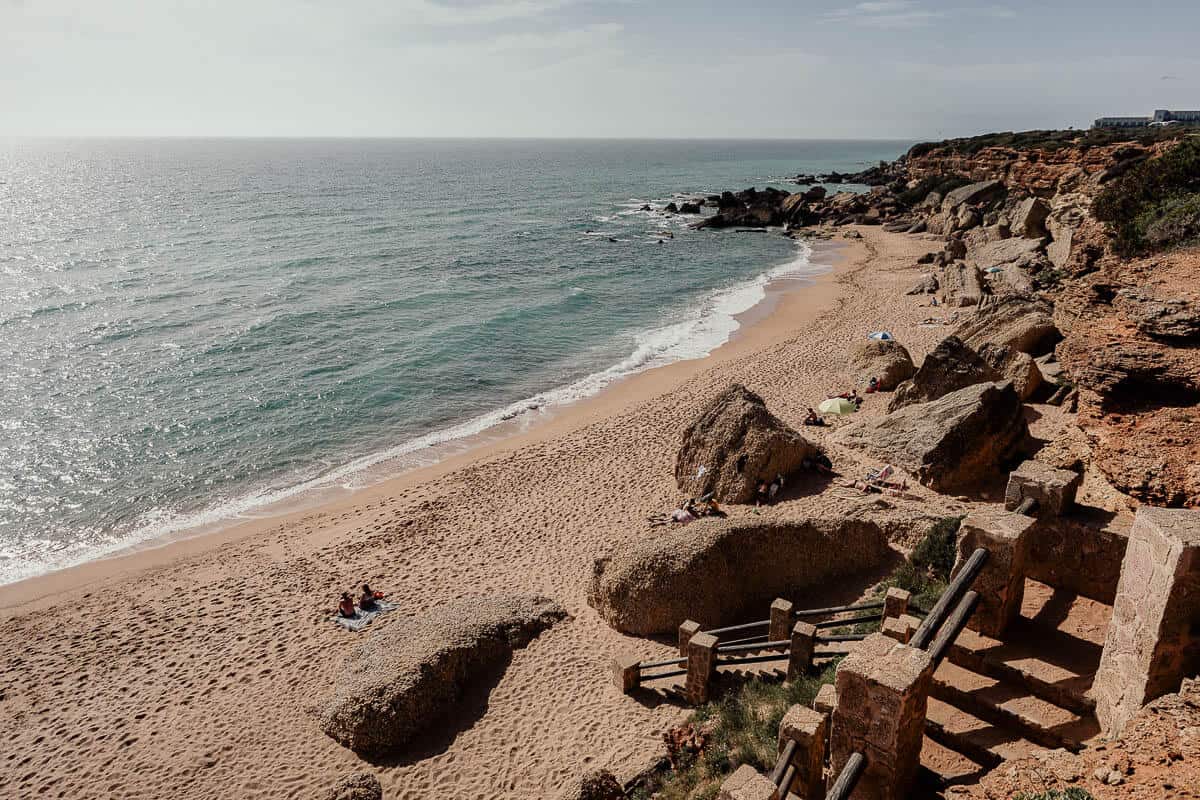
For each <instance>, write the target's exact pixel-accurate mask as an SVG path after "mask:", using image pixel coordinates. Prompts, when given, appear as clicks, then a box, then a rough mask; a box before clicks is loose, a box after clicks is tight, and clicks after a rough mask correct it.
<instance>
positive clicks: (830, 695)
mask: <svg viewBox="0 0 1200 800" xmlns="http://www.w3.org/2000/svg"><path fill="white" fill-rule="evenodd" d="M836 706H837V687H835V686H834V685H833V684H832V683H823V684H821V688H820V689H818V690H817V696H816V697H814V698H813V711H817V712H819V713H821V714H832V713H833V709H834V708H835V707H836Z"/></svg>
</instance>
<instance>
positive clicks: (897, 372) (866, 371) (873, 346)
mask: <svg viewBox="0 0 1200 800" xmlns="http://www.w3.org/2000/svg"><path fill="white" fill-rule="evenodd" d="M847 363H848V364H849V366H850V370H851V371H852V372H853V373H854V375H855V380H856V381H857V382H858V383H868V382H869V381H870V380H871V378H876V379H878V381H879V388H880V389H881V390H882V391H885V392H890V391H891V390H892V389H895V388H896V387H897V386H899V385H900V383H901V381H906V380H908V379H909V378H911V377H912V375H913V373H914V372H915V371H916V367H914V366H913V360H912V356H910V355H909V354H908V350H906V349H905V348H904V345H902V344H900V343H899V342H897V341H894V340H891V339H888V340H886V341H879V340H878V339H864V340H862V341H859V342H858V343H857V344H855V345H854V348H853V349H852V350H851V351H850V356H849V358H848V359H847Z"/></svg>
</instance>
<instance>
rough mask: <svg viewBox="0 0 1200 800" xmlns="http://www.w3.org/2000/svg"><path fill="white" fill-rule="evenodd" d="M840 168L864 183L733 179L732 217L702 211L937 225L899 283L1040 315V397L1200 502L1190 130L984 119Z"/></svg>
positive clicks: (1198, 192)
mask: <svg viewBox="0 0 1200 800" xmlns="http://www.w3.org/2000/svg"><path fill="white" fill-rule="evenodd" d="M1180 154H1183V155H1180ZM837 177H838V179H839V180H856V181H860V182H863V183H869V184H874V185H873V186H871V188H870V189H869V190H868V191H865V192H861V191H860V192H852V191H838V192H836V193H833V194H829V193H828V192H826V191H825V190H824V188H823V187H820V186H817V187H814V188H812V189H808V190H807V191H804V192H799V193H796V194H787V193H783V192H773V193H770V194H765V193H762V192H758V193H754V192H753V191H751V192H749V193H748V194H747V193H739V194H737V195H729V197H730V198H731V199H730V201H728V202H727V203H726V204H725V205H724V206H723V207H722V209H721V214H720V215H718V217H721V215H724V217H723V218H722V219H718V220H717V221H716V223H715V225H714V224H713V223H705V224H707V225H712V226H714V227H721V226H723V225H730V224H742V223H743V222H746V221H751V220H770V224H777V225H783V226H785V228H786V229H787V230H789V233H790V235H797V236H798V235H810V234H815V235H829V228H831V227H838V226H842V225H847V224H860V225H882V226H884V227H885V228H886V229H888V230H891V231H897V232H905V233H910V234H922V233H923V234H926V235H928V234H932V235H933V237H937V238H936V239H935V241H940V242H941V245H940V249H934V250H932V251H931V252H930V253H929V254H928V255H927V256H925V257H924V258H922V259H921V262H920V263H922V264H925V265H927V270H928V272H927V274H926V275H925V276H924V277H923V278H922V279H921V280H920V281H919V282H918V283H917V284H915V285H914V286H913V288H912V290H910V292H909V293H910V294H935V295H936V296H937V297H938V298H939V300H940V301H941V302H942V303H944V304H946V305H948V306H951V307H953V308H955V309H961V311H960V313H963V314H968V315H970V316H969V317H968V321H967V323H966V325H967V328H966V329H964V335H965V336H970V335H971V334H970V330H971V326H970V320H971V319H974V318H976V317H979V318H982V317H983V316H986V315H987V314H988V313H989V312H988V309H989V308H992V307H993V306H995V305H996V304H997V303H1000V304H1001V305H1002V306H1003V308H1004V313H1005V314H1015V315H1016V317H1017V318H1018V319H1020V318H1024V317H1029V318H1033V317H1035V316H1036V318H1037V319H1038V320H1039V324H1040V325H1042V327H1043V328H1044V327H1046V326H1050V331H1049V332H1048V333H1047V332H1046V331H1043V332H1044V333H1047V337H1046V341H1048V343H1049V344H1048V347H1053V352H1052V353H1047V352H1045V349H1039V350H1037V351H1036V352H1028V353H1026V354H1025V355H1026V356H1029V357H1031V358H1036V359H1037V363H1038V367H1037V368H1038V370H1039V371H1040V372H1042V373H1044V377H1046V378H1048V380H1047V381H1046V382H1045V384H1044V385H1042V386H1041V388H1039V389H1037V391H1040V392H1041V393H1042V394H1041V397H1040V399H1042V400H1049V401H1050V402H1052V403H1054V404H1062V403H1065V404H1066V405H1068V406H1069V407H1070V408H1072V409H1075V408H1077V409H1078V416H1077V423H1078V426H1079V427H1080V429H1082V431H1083V432H1084V433H1085V434H1086V436H1087V440H1088V442H1089V443H1090V445H1091V452H1090V461H1089V462H1088V463H1089V464H1090V465H1091V466H1092V467H1094V468H1095V469H1096V470H1098V471H1099V473H1100V474H1102V475H1103V476H1104V477H1105V478H1106V479H1107V480H1108V481H1109V482H1110V483H1111V484H1112V486H1113V487H1114V488H1116V489H1117V490H1119V491H1120V492H1123V493H1125V494H1126V495H1128V497H1129V498H1131V503H1133V504H1136V503H1137V502H1145V503H1153V504H1159V505H1170V506H1200V294H1198V290H1197V288H1196V287H1197V286H1200V139H1197V138H1196V137H1189V136H1188V135H1187V134H1186V133H1185V132H1182V131H1178V130H1156V131H1128V132H1125V131H1100V132H1096V131H1086V132H1084V131H1031V132H1027V133H1017V134H1013V133H1006V134H990V135H987V136H981V137H974V138H970V139H954V140H947V141H945V142H937V143H928V144H920V145H916V146H915V147H913V148H912V149H911V150H910V151H909V152H908V153H907V154H905V155H904V156H903V157H902V158H900V159H898V160H897V161H896V162H893V163H891V164H881V165H879V166H878V167H873V168H871V169H870V170H867V171H866V172H864V173H860V174H859V175H857V176H837ZM811 178H812V176H804V179H803V180H799V179H798V182H799V183H802V184H806V183H810V182H811ZM727 194H728V193H727ZM1101 220H1103V222H1102V221H1101ZM933 237H929V238H931V239H932V238H933ZM1131 251H1137V254H1136V255H1131ZM1155 251H1158V253H1157V254H1155ZM1051 319H1052V323H1051ZM976 327H979V326H976ZM983 327H985V328H989V329H990V328H991V327H992V326H991V325H987V326H983ZM1039 330H1041V329H1040V328H1039ZM983 338H984V339H986V338H987V337H986V336H984V337H983ZM1059 340H1061V341H1059ZM1055 342H1057V346H1056V347H1055V346H1054V343H1055ZM984 344H986V342H984V341H971V345H972V347H974V348H978V347H981V346H983V345H984ZM993 344H994V345H995V347H997V348H1000V347H1008V348H1009V351H1013V352H1009V351H1006V354H1007V355H1009V356H1015V355H1020V352H1021V351H1022V348H1021V347H1015V346H1012V344H1011V343H1009V342H1000V341H997V342H994V343H993ZM981 352H982V351H981ZM992 355H994V356H996V358H995V360H996V361H997V363H998V364H1000V365H1001V366H1004V367H1005V369H1008V366H1009V365H1008V362H1007V361H1006V360H1005V359H1004V358H1001V357H1000V355H999V354H992ZM1009 360H1011V358H1010V359H1009ZM1029 360H1030V359H1029V358H1025V357H1022V358H1021V364H1020V365H1018V366H1020V367H1022V370H1021V372H1022V374H1024V373H1025V372H1027V371H1029V368H1030V365H1029V364H1028V363H1026V362H1028V361H1029ZM1014 369H1015V368H1014ZM1040 384H1042V381H1041V380H1037V381H1033V382H1032V386H1033V387H1034V388H1037V387H1038V385H1040ZM1034 388H1031V389H1029V392H1030V393H1032V392H1033V391H1034ZM1023 396H1025V395H1024V394H1023Z"/></svg>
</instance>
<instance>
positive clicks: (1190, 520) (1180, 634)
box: [1092, 507, 1200, 736]
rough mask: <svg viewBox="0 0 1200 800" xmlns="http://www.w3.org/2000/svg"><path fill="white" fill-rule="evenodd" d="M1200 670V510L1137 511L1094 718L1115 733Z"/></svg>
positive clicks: (1094, 684) (1097, 685) (1095, 693)
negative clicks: (1142, 709) (1142, 708)
mask: <svg viewBox="0 0 1200 800" xmlns="http://www.w3.org/2000/svg"><path fill="white" fill-rule="evenodd" d="M1197 672H1200V511H1192V510H1187V509H1168V508H1148V507H1142V508H1140V509H1139V510H1138V512H1137V516H1136V517H1135V518H1134V521H1133V529H1132V530H1131V531H1130V533H1129V547H1128V548H1127V549H1126V551H1125V560H1124V562H1122V564H1121V579H1120V581H1118V583H1117V596H1116V600H1115V601H1114V603H1113V615H1112V619H1111V620H1110V621H1109V623H1108V635H1107V638H1106V639H1105V642H1104V650H1103V652H1102V653H1101V655H1100V667H1099V668H1098V669H1097V671H1096V677H1095V680H1094V681H1093V682H1092V696H1093V697H1094V698H1095V700H1096V717H1097V719H1099V721H1100V725H1101V727H1102V728H1103V730H1104V732H1105V734H1106V735H1109V736H1115V735H1117V734H1119V733H1120V732H1121V729H1122V728H1124V727H1125V725H1126V723H1128V722H1129V720H1130V719H1131V718H1132V717H1133V715H1134V714H1136V713H1137V711H1138V709H1139V708H1141V707H1142V706H1143V705H1145V704H1146V703H1148V702H1150V701H1151V700H1153V699H1155V698H1156V697H1160V696H1162V695H1164V694H1167V693H1169V692H1173V691H1177V690H1178V688H1179V684H1180V682H1181V681H1182V679H1183V678H1184V677H1189V676H1192V675H1195V674H1196V673H1197Z"/></svg>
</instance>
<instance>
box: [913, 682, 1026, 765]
mask: <svg viewBox="0 0 1200 800" xmlns="http://www.w3.org/2000/svg"><path fill="white" fill-rule="evenodd" d="M925 732H926V739H925V741H926V742H927V743H928V742H929V741H933V742H934V743H935V744H936V745H937V746H938V747H940V748H942V749H945V750H950V751H953V752H954V753H956V754H957V755H958V756H960V758H961V760H960V761H959V762H950V765H949V768H947V767H946V766H943V765H938V766H937V767H935V766H934V765H933V764H930V763H929V762H928V761H927V755H926V753H925V752H924V750H922V753H921V761H922V763H926V764H928V765H929V766H930V768H931V769H935V770H936V771H938V772H940V773H941V774H942V775H943V776H944V777H945V778H946V780H947V782H949V783H955V782H973V780H977V779H978V778H979V777H982V775H983V774H985V773H986V772H988V771H990V770H991V769H992V768H994V767H995V765H996V764H998V763H999V762H1000V761H1003V760H1007V759H1010V758H1020V757H1022V756H1028V755H1033V754H1036V753H1043V752H1048V751H1049V749H1050V748H1046V747H1043V746H1042V745H1039V744H1038V743H1036V742H1032V741H1030V740H1029V739H1026V738H1025V737H1023V736H1021V734H1020V733H1019V732H1017V731H1014V730H1012V729H1009V728H1003V727H1000V726H997V725H994V724H992V723H990V722H987V721H985V720H981V719H979V718H978V717H976V716H974V715H973V714H970V713H968V712H966V711H963V710H961V709H959V708H956V707H955V706H953V705H950V704H949V703H945V702H943V701H941V700H939V699H937V698H936V697H930V698H929V706H928V710H927V712H926V727H925ZM933 758H934V754H933V753H932V752H931V753H930V754H929V760H930V761H932V760H933ZM981 762H983V763H981ZM972 764H973V765H974V768H972V767H971V765H972ZM948 773H949V774H948Z"/></svg>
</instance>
